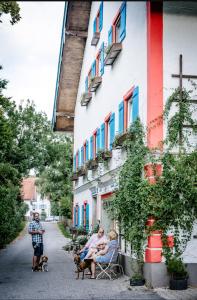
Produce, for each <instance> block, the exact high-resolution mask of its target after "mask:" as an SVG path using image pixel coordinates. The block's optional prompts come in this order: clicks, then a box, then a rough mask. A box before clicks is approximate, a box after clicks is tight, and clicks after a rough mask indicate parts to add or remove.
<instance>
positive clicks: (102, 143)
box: [100, 123, 105, 150]
mask: <svg viewBox="0 0 197 300" xmlns="http://www.w3.org/2000/svg"><path fill="white" fill-rule="evenodd" d="M100 142H101V143H100V148H101V149H102V150H105V123H103V124H102V125H101V141H100Z"/></svg>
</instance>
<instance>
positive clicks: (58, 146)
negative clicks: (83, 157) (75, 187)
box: [37, 135, 72, 218]
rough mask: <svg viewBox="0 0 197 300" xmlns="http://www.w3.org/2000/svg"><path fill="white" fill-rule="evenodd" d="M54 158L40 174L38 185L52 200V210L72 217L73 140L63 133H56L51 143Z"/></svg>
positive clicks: (43, 193)
mask: <svg viewBox="0 0 197 300" xmlns="http://www.w3.org/2000/svg"><path fill="white" fill-rule="evenodd" d="M50 150H51V152H52V153H53V159H52V160H51V161H50V162H49V163H48V166H47V167H46V168H45V170H44V171H43V172H42V173H41V174H40V176H39V179H38V180H37V185H38V187H39V190H40V192H41V194H42V195H43V196H48V197H49V198H50V200H51V205H52V211H53V213H55V215H57V212H58V215H59V214H60V215H61V216H65V217H67V218H71V206H72V181H71V176H72V142H71V140H70V138H68V137H66V136H63V135H54V140H53V142H52V143H51V149H50Z"/></svg>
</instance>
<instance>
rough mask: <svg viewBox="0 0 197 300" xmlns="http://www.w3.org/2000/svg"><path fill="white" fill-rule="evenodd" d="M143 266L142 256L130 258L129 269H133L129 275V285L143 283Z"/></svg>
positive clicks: (140, 284)
mask: <svg viewBox="0 0 197 300" xmlns="http://www.w3.org/2000/svg"><path fill="white" fill-rule="evenodd" d="M143 266H144V261H143V257H142V258H141V259H140V258H137V259H135V260H134V259H132V261H131V269H132V271H133V274H132V276H131V277H130V285H131V286H142V285H144V284H145V279H144V277H143Z"/></svg>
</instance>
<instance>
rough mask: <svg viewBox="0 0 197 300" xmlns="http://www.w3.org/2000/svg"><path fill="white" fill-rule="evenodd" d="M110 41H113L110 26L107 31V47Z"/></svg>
mask: <svg viewBox="0 0 197 300" xmlns="http://www.w3.org/2000/svg"><path fill="white" fill-rule="evenodd" d="M112 41H113V36H112V26H111V27H110V29H109V31H108V45H111V44H112Z"/></svg>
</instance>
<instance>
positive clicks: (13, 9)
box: [0, 1, 21, 25]
mask: <svg viewBox="0 0 197 300" xmlns="http://www.w3.org/2000/svg"><path fill="white" fill-rule="evenodd" d="M19 12H20V7H19V5H18V3H17V2H16V1H1V2H0V23H2V20H1V16H2V14H3V13H4V14H10V16H11V20H10V23H11V24H12V25H14V24H15V23H17V22H18V21H19V20H20V19H21V16H20V13H19Z"/></svg>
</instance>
